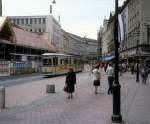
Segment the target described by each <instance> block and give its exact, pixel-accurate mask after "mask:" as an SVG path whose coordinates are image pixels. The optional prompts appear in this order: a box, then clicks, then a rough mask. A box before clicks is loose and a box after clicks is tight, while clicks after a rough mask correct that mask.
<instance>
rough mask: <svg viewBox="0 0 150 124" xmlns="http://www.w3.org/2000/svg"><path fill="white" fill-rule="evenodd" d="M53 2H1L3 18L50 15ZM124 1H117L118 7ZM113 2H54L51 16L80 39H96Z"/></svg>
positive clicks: (61, 0)
mask: <svg viewBox="0 0 150 124" xmlns="http://www.w3.org/2000/svg"><path fill="white" fill-rule="evenodd" d="M52 1H53V0H2V6H3V16H24V15H26V16H27V15H31V16H33V15H50V13H49V5H50V4H52ZM123 1H124V0H119V5H121V4H122V3H123ZM114 8H115V0H56V4H55V5H53V15H54V17H55V18H56V19H57V20H58V16H60V24H61V26H62V28H63V29H64V30H65V31H67V32H70V33H73V34H76V35H79V36H81V37H84V36H86V37H87V38H92V39H97V31H98V29H99V28H100V26H102V25H103V20H104V18H107V19H108V18H109V15H110V11H114Z"/></svg>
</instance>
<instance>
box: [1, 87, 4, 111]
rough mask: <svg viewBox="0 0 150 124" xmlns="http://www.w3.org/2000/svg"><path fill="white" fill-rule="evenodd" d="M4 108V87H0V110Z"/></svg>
mask: <svg viewBox="0 0 150 124" xmlns="http://www.w3.org/2000/svg"><path fill="white" fill-rule="evenodd" d="M4 108H5V87H3V86H1V87H0V109H4Z"/></svg>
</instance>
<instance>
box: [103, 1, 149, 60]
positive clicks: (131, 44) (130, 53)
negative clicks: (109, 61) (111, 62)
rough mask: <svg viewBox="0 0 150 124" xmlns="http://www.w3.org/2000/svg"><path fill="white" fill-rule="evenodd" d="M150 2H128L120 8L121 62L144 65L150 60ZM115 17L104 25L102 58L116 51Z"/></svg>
mask: <svg viewBox="0 0 150 124" xmlns="http://www.w3.org/2000/svg"><path fill="white" fill-rule="evenodd" d="M149 6H150V1H149V0H126V1H125V2H124V4H123V5H122V6H121V7H119V16H118V20H119V27H118V28H119V34H118V36H119V44H120V48H119V53H120V61H125V62H128V63H131V62H136V61H137V54H138V56H139V61H140V62H141V63H143V62H144V61H145V60H147V59H150V49H149V48H150V15H149V11H150V7H149ZM114 22H115V20H114V19H113V16H112V17H111V16H110V18H109V19H108V20H106V19H104V24H103V28H104V30H103V35H102V56H103V57H104V56H109V54H111V53H113V51H114V40H113V39H114V38H113V37H114V29H113V28H114Z"/></svg>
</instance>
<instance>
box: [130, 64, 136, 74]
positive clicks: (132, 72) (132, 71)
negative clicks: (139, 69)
mask: <svg viewBox="0 0 150 124" xmlns="http://www.w3.org/2000/svg"><path fill="white" fill-rule="evenodd" d="M134 69H135V67H134V63H131V74H132V75H133V74H134V71H135V70H134Z"/></svg>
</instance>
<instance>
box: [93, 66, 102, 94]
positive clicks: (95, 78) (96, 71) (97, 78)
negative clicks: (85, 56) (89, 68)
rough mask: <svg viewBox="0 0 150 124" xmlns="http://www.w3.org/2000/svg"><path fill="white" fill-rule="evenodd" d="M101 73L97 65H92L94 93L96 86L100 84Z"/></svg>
mask: <svg viewBox="0 0 150 124" xmlns="http://www.w3.org/2000/svg"><path fill="white" fill-rule="evenodd" d="M100 78H101V73H100V71H99V69H98V66H94V69H93V86H94V87H95V94H97V93H98V92H97V90H98V87H99V86H100Z"/></svg>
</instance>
